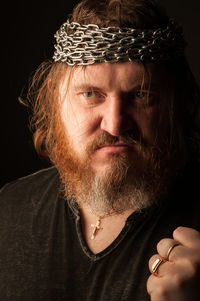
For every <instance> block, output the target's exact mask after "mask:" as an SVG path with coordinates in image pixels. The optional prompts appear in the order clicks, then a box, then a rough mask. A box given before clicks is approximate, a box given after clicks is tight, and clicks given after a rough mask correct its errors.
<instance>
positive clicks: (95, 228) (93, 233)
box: [91, 219, 101, 239]
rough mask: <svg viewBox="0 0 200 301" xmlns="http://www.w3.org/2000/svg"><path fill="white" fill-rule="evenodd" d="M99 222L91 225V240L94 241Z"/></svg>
mask: <svg viewBox="0 0 200 301" xmlns="http://www.w3.org/2000/svg"><path fill="white" fill-rule="evenodd" d="M100 224H101V220H100V219H98V221H97V222H96V224H91V227H92V228H94V229H93V232H92V236H91V239H95V235H96V234H97V231H98V230H99V229H100Z"/></svg>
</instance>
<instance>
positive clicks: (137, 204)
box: [50, 124, 169, 216]
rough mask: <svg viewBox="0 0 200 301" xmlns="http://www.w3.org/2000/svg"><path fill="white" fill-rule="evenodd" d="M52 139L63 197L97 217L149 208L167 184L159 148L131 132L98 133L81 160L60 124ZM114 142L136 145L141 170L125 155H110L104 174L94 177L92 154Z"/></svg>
mask: <svg viewBox="0 0 200 301" xmlns="http://www.w3.org/2000/svg"><path fill="white" fill-rule="evenodd" d="M57 125H58V124H57ZM55 138H56V139H55V144H54V146H53V148H52V150H51V153H50V158H51V160H52V162H53V163H54V164H55V165H56V167H57V168H58V170H59V172H60V175H61V181H62V184H63V187H64V193H65V197H66V198H69V197H70V198H71V197H72V198H73V199H74V200H75V201H76V202H77V203H78V204H79V206H81V205H84V204H86V205H88V206H90V207H91V210H92V211H94V213H97V212H98V215H102V216H103V215H106V214H110V213H111V212H115V213H120V212H123V211H125V210H128V209H134V210H140V209H142V208H145V207H148V206H150V205H151V204H152V203H154V202H155V201H157V200H158V199H159V197H160V195H161V194H163V193H164V192H165V190H166V189H167V187H168V185H167V183H166V182H168V178H169V175H168V173H167V172H166V175H167V176H166V175H165V172H164V170H163V167H161V161H163V162H164V161H165V160H163V158H162V160H161V152H160V149H159V148H158V147H156V146H148V145H147V143H146V141H145V140H144V139H143V138H142V137H141V136H139V135H138V136H137V139H135V136H134V137H133V133H131V132H129V133H126V134H125V135H123V136H120V137H114V136H111V135H109V134H108V133H106V132H103V133H100V134H99V135H98V136H96V137H95V138H94V139H93V140H92V141H90V142H89V143H88V144H87V146H86V149H85V156H84V157H83V158H82V159H81V160H80V159H79V158H78V156H77V154H76V152H75V150H74V149H73V148H72V147H71V145H70V139H68V137H67V135H66V133H65V129H64V127H63V125H61V126H60V127H57V131H56V137H55ZM116 142H124V143H127V144H129V145H132V146H133V151H134V146H137V150H139V151H138V153H137V154H136V157H137V156H138V159H139V161H140V162H142V163H143V164H141V165H142V170H140V172H138V169H137V168H136V167H135V164H134V162H130V158H129V156H128V155H126V154H123V155H121V154H117V155H116V154H113V155H110V160H109V168H108V169H107V171H106V173H105V174H104V176H103V177H101V178H100V177H98V178H97V176H96V174H95V172H94V170H93V169H92V167H91V158H92V156H93V154H95V152H96V151H97V150H98V149H99V148H100V147H101V146H102V145H103V144H111V145H112V144H114V143H116ZM165 163H166V162H165ZM165 165H166V166H167V164H165ZM161 170H162V176H161ZM166 179H167V181H166Z"/></svg>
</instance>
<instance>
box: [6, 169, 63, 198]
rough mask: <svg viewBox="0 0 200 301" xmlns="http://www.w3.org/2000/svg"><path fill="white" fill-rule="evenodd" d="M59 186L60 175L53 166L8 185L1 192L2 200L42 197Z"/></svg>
mask: <svg viewBox="0 0 200 301" xmlns="http://www.w3.org/2000/svg"><path fill="white" fill-rule="evenodd" d="M58 185H59V174H58V171H57V169H56V168H55V167H54V166H53V167H50V168H46V169H42V170H40V171H38V172H35V173H33V174H31V175H28V176H26V177H22V178H19V179H17V180H15V181H13V182H11V183H8V184H6V185H5V186H3V187H2V188H1V190H0V200H1V201H2V199H9V198H11V199H12V198H15V199H16V198H21V197H23V198H25V197H26V198H27V197H28V196H29V195H34V194H38V195H41V194H43V193H44V192H47V191H49V190H52V189H53V188H55V187H57V186H58Z"/></svg>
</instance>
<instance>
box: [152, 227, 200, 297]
mask: <svg viewBox="0 0 200 301" xmlns="http://www.w3.org/2000/svg"><path fill="white" fill-rule="evenodd" d="M173 246H174V247H173ZM171 247H172V248H171ZM170 249H171V251H170V252H168V251H169V250H170ZM157 251H158V254H156V255H153V256H152V257H151V258H150V260H149V269H150V271H151V273H152V275H151V276H150V277H149V279H148V281H147V291H148V293H149V294H150V296H151V301H198V300H200V233H199V232H198V231H196V230H194V229H191V228H185V227H179V228H177V229H176V230H175V231H174V232H173V239H170V238H164V239H162V240H161V241H160V242H159V243H158V244H157ZM158 259H161V261H158ZM152 265H153V268H154V269H153V270H154V271H153V270H152Z"/></svg>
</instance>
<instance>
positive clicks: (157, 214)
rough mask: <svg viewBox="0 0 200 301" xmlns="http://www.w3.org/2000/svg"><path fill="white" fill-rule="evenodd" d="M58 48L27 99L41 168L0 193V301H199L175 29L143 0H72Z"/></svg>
mask: <svg viewBox="0 0 200 301" xmlns="http://www.w3.org/2000/svg"><path fill="white" fill-rule="evenodd" d="M56 40H57V44H56V45H55V48H56V51H55V53H54V57H53V60H51V61H50V62H48V63H47V64H43V65H42V66H41V67H40V68H39V70H38V72H37V73H36V74H35V76H34V78H33V83H32V86H31V87H30V94H29V98H30V96H33V102H32V105H33V111H34V114H33V119H32V126H33V128H34V130H35V133H34V142H35V147H36V149H37V151H38V153H40V154H42V155H45V156H47V157H48V158H50V160H51V162H52V163H53V166H52V167H51V168H49V169H45V170H42V171H39V172H37V173H35V174H33V175H30V176H27V177H25V178H22V179H19V180H17V181H15V182H13V183H10V184H8V185H6V186H5V187H4V188H3V189H2V191H1V202H0V204H1V210H0V212H1V218H0V221H1V228H0V229H1V241H2V244H1V256H0V268H1V269H0V271H1V272H0V275H1V278H0V287H1V290H0V295H1V300H15V301H16V300H20V301H23V300H26V301H28V300H38V301H39V300H42V301H44V300H45V301H46V300H48V301H54V300H56V301H61V300H90V301H92V300H104V301H106V300H109V301H110V300H136V301H140V300H141V301H142V300H143V301H146V300H152V301H158V300H159V301H172V300H176V301H196V300H198V298H199V287H198V280H199V278H198V277H199V269H200V234H199V232H198V231H199V230H200V210H199V209H200V208H199V207H200V206H199V196H198V185H199V180H198V175H199V167H198V164H197V158H198V137H199V130H198V129H199V128H198V119H197V117H198V109H199V100H200V98H199V92H198V88H197V86H196V84H195V82H194V79H193V77H192V75H191V72H190V70H189V68H188V65H187V62H186V61H185V58H184V46H185V42H184V39H183V34H182V31H181V29H180V27H179V26H178V25H177V24H176V22H175V21H173V20H169V18H168V17H167V15H166V14H165V12H164V11H163V9H162V8H160V7H159V5H158V4H157V3H156V2H155V1H153V0H145V1H143V0H126V1H121V0H108V1H102V0H101V1H100V0H98V1H90V0H83V1H81V2H80V3H79V4H78V5H77V7H76V8H75V9H74V11H73V14H72V16H71V18H70V20H68V21H67V22H66V23H64V24H63V25H62V26H61V28H60V30H59V31H58V32H57V33H56ZM38 85H39V86H38ZM36 91H37V95H36ZM156 248H157V250H156ZM148 263H149V267H148Z"/></svg>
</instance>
